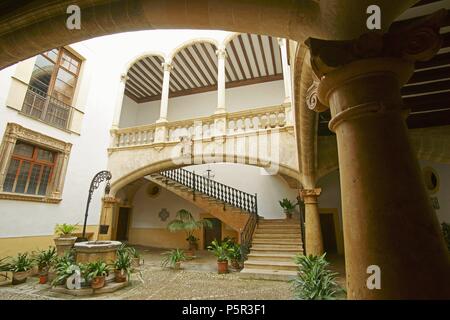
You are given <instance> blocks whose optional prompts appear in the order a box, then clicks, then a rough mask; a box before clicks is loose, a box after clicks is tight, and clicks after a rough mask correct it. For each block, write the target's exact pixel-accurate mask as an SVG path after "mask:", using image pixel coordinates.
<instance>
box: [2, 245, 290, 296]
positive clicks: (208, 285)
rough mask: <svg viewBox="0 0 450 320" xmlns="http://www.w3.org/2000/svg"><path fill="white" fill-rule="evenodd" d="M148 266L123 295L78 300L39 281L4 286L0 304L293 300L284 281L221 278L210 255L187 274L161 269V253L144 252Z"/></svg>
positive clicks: (201, 256) (186, 268)
mask: <svg viewBox="0 0 450 320" xmlns="http://www.w3.org/2000/svg"><path fill="white" fill-rule="evenodd" d="M141 252H142V253H143V258H144V265H143V266H142V270H141V276H142V277H141V276H140V275H138V274H134V275H133V276H132V282H131V284H130V285H129V286H128V287H126V288H124V289H122V290H119V291H116V292H114V293H108V294H101V295H95V296H92V297H88V298H86V297H83V298H81V297H74V296H71V295H66V294H61V293H55V292H52V291H50V286H49V285H40V284H38V280H37V278H36V277H30V278H28V280H27V282H26V283H24V284H21V285H16V286H12V285H3V286H0V300H5V299H13V300H22V299H26V300H37V299H44V300H51V299H66V300H67V299H68V300H70V299H120V300H122V299H123V300H129V299H131V300H138V299H139V300H165V299H169V300H177V299H186V300H213V299H221V300H227V299H236V300H239V299H246V300H247V299H248V300H265V299H267V300H277V299H280V300H289V299H293V294H292V291H291V285H290V283H288V282H282V281H267V280H247V279H241V278H240V276H239V273H238V272H231V273H229V274H225V275H219V274H217V272H216V262H215V258H214V257H213V256H212V255H211V254H209V253H208V252H199V253H198V257H197V258H196V259H194V260H191V261H189V262H185V263H183V264H182V268H183V270H178V271H176V270H170V269H164V268H161V266H160V263H161V253H162V252H164V251H162V250H160V249H143V248H141Z"/></svg>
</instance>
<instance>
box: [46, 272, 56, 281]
mask: <svg viewBox="0 0 450 320" xmlns="http://www.w3.org/2000/svg"><path fill="white" fill-rule="evenodd" d="M55 279H56V272H55V271H49V272H48V273H47V281H48V282H52V281H53V280H55Z"/></svg>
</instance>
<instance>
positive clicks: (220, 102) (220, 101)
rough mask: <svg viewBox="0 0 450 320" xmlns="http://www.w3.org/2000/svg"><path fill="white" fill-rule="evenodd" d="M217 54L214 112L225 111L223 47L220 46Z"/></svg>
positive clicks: (225, 53)
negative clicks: (215, 103) (215, 106)
mask: <svg viewBox="0 0 450 320" xmlns="http://www.w3.org/2000/svg"><path fill="white" fill-rule="evenodd" d="M216 54H217V59H218V61H217V66H218V67H217V109H216V112H215V113H216V114H220V113H225V112H226V106H225V59H226V57H227V51H226V50H225V48H220V49H218V50H217V51H216Z"/></svg>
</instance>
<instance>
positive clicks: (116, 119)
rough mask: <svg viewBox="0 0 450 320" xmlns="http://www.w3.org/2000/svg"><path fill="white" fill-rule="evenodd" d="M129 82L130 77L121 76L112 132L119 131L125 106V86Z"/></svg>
mask: <svg viewBox="0 0 450 320" xmlns="http://www.w3.org/2000/svg"><path fill="white" fill-rule="evenodd" d="M127 80H128V76H127V75H126V74H122V75H120V82H119V87H118V88H117V98H116V106H115V108H114V118H113V123H112V127H111V129H112V130H117V129H118V128H119V123H120V115H121V113H122V106H123V96H124V94H125V85H126V82H127Z"/></svg>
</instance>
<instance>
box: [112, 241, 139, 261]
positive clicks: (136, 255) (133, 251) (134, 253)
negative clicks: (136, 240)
mask: <svg viewBox="0 0 450 320" xmlns="http://www.w3.org/2000/svg"><path fill="white" fill-rule="evenodd" d="M119 252H128V254H129V255H130V257H132V258H140V257H141V254H140V253H139V251H137V250H136V249H135V248H134V247H129V246H127V245H126V244H125V243H122V244H121V246H120V247H119V248H118V249H117V253H119Z"/></svg>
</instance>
